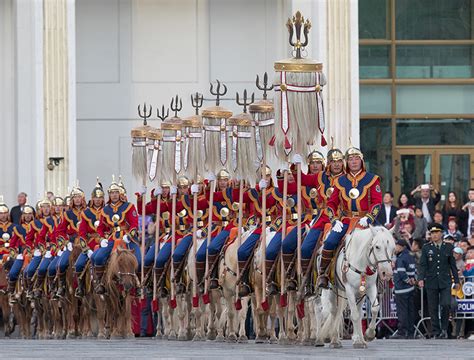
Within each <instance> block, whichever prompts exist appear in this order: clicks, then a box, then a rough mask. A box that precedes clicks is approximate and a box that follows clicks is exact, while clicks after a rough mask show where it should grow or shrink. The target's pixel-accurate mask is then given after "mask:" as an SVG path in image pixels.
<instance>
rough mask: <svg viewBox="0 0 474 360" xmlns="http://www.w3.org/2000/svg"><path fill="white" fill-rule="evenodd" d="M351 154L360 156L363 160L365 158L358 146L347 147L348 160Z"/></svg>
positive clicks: (346, 156)
mask: <svg viewBox="0 0 474 360" xmlns="http://www.w3.org/2000/svg"><path fill="white" fill-rule="evenodd" d="M349 156H358V157H360V159H361V160H364V154H362V151H360V149H358V148H356V147H355V146H351V147H350V148H349V149H347V151H346V155H345V158H346V161H347V159H349Z"/></svg>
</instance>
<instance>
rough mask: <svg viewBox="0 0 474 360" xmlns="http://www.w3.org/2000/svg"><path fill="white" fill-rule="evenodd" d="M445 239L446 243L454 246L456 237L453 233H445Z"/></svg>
mask: <svg viewBox="0 0 474 360" xmlns="http://www.w3.org/2000/svg"><path fill="white" fill-rule="evenodd" d="M443 241H444V242H445V243H446V244H451V245H453V247H454V237H453V236H452V235H451V234H444V235H443Z"/></svg>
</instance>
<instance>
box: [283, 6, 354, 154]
mask: <svg viewBox="0 0 474 360" xmlns="http://www.w3.org/2000/svg"><path fill="white" fill-rule="evenodd" d="M291 8H292V12H293V13H294V12H295V11H296V10H301V11H302V13H303V15H304V16H305V17H307V18H309V19H310V20H311V22H312V25H313V26H312V28H311V31H310V44H309V46H308V49H307V50H308V56H309V57H311V58H313V59H315V60H318V61H320V62H322V63H323V71H324V73H325V74H326V77H327V81H328V83H327V85H326V86H325V87H324V94H323V98H324V104H325V114H326V131H325V136H326V139H327V140H328V145H329V146H328V150H329V148H330V145H331V143H330V140H331V137H334V142H335V146H336V147H339V148H340V149H341V150H342V151H345V150H346V149H347V147H349V138H351V139H352V144H353V145H354V146H359V26H358V4H357V0H318V1H311V2H310V1H305V0H293V1H292V4H291Z"/></svg>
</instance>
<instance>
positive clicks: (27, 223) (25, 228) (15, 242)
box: [8, 204, 34, 302]
mask: <svg viewBox="0 0 474 360" xmlns="http://www.w3.org/2000/svg"><path fill="white" fill-rule="evenodd" d="M33 219H34V209H33V207H32V206H30V205H26V204H25V205H24V206H23V210H22V212H21V218H20V225H17V226H15V228H14V229H13V236H12V239H11V241H10V257H11V258H12V259H15V261H14V263H13V265H12V267H11V269H10V272H9V273H8V292H9V293H10V294H11V295H14V293H15V287H16V283H17V281H18V278H19V276H20V273H21V269H22V268H23V264H24V263H25V260H26V259H25V258H26V257H28V258H31V251H32V248H33V244H32V243H31V242H30V241H29V240H27V235H28V233H29V232H30V230H31V225H32V221H33ZM25 277H26V276H25ZM27 288H29V285H27ZM14 301H15V298H14V296H11V302H14Z"/></svg>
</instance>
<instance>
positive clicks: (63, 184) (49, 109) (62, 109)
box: [43, 0, 75, 196]
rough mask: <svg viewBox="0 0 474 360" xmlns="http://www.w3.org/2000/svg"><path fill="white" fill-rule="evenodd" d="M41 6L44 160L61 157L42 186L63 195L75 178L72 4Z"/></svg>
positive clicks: (50, 0) (52, 0)
mask: <svg viewBox="0 0 474 360" xmlns="http://www.w3.org/2000/svg"><path fill="white" fill-rule="evenodd" d="M43 4H44V5H43V11H44V14H43V16H44V17H43V18H44V48H43V56H44V101H45V104H44V105H45V106H44V134H45V161H46V162H48V159H49V158H51V157H62V158H64V159H63V160H61V161H60V164H59V166H56V167H54V169H53V170H49V171H47V172H46V174H45V186H46V188H47V189H49V190H51V191H53V192H54V193H59V195H62V196H64V195H65V194H66V191H67V187H68V185H69V184H70V182H71V180H72V179H70V176H71V175H75V169H74V168H75V150H70V149H71V147H73V148H75V141H74V138H75V121H74V120H75V117H74V108H75V107H74V106H73V104H74V103H73V102H71V100H72V99H73V97H72V95H74V91H73V90H71V88H72V87H73V86H74V75H73V73H74V70H73V69H74V64H75V63H74V61H73V60H72V58H73V56H74V50H73V45H74V42H73V41H72V42H71V38H73V37H74V32H73V33H72V34H70V32H71V31H73V28H74V22H73V19H74V6H75V3H74V1H73V0H69V1H68V0H44V3H43ZM71 52H72V54H71ZM71 60H72V62H71ZM71 76H72V77H73V79H71V78H70V77H71ZM71 91H72V93H71ZM71 123H72V126H71ZM71 139H72V141H71ZM71 155H72V157H71Z"/></svg>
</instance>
